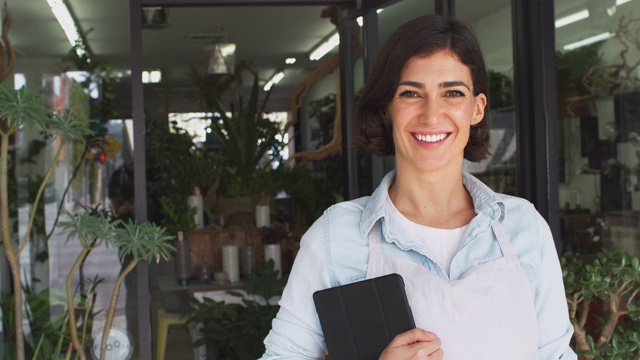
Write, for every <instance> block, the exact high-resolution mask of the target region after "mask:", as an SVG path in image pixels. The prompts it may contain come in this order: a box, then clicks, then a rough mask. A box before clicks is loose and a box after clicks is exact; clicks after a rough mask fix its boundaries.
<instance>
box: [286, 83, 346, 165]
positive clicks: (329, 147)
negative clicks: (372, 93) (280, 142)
mask: <svg viewBox="0 0 640 360" xmlns="http://www.w3.org/2000/svg"><path fill="white" fill-rule="evenodd" d="M339 99H340V81H338V86H337V89H336V114H335V116H334V120H333V137H332V138H331V141H329V142H328V143H327V144H326V145H324V146H322V147H320V148H319V149H317V150H313V151H300V152H297V153H295V154H293V155H291V156H290V157H289V158H288V159H287V161H285V163H284V165H285V167H287V166H289V165H290V164H291V163H292V162H293V160H295V159H300V161H298V162H297V165H300V166H302V165H305V164H306V163H308V162H309V161H320V160H324V159H326V158H328V157H330V156H335V155H338V154H342V116H341V112H342V102H341V101H340V100H339Z"/></svg>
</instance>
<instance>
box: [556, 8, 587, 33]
mask: <svg viewBox="0 0 640 360" xmlns="http://www.w3.org/2000/svg"><path fill="white" fill-rule="evenodd" d="M588 17H589V10H587V9H584V10H581V11H578V12H576V13H573V14H571V15H568V16H565V17H562V18H560V19H558V20H556V29H557V28H561V27H563V26H566V25H569V24H573V23H574V22H576V21H580V20H582V19H586V18H588Z"/></svg>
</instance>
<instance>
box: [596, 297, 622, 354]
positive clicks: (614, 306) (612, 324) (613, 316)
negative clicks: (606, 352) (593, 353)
mask: <svg viewBox="0 0 640 360" xmlns="http://www.w3.org/2000/svg"><path fill="white" fill-rule="evenodd" d="M608 295H609V317H608V318H607V321H606V322H605V324H604V326H603V327H602V331H601V332H600V337H599V338H598V343H597V347H600V346H601V345H603V344H606V343H608V342H609V341H610V340H611V337H612V336H613V332H614V331H615V329H616V326H618V320H619V319H620V315H621V314H620V311H619V309H618V302H619V301H620V298H619V297H618V296H617V295H616V294H608Z"/></svg>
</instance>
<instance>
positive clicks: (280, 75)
mask: <svg viewBox="0 0 640 360" xmlns="http://www.w3.org/2000/svg"><path fill="white" fill-rule="evenodd" d="M283 77H284V71H278V72H277V73H275V74H273V76H272V77H271V79H269V81H267V83H266V84H264V91H269V90H271V87H272V86H273V85H275V84H277V83H279V82H280V80H282V78H283Z"/></svg>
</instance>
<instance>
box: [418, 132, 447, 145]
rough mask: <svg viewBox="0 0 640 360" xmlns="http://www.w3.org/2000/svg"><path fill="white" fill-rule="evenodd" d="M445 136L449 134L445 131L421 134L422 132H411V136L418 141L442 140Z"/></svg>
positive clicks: (432, 141) (431, 141)
mask: <svg viewBox="0 0 640 360" xmlns="http://www.w3.org/2000/svg"><path fill="white" fill-rule="evenodd" d="M447 136H449V134H447V133H442V134H433V135H422V134H415V133H414V134H413V137H414V138H416V139H417V140H418V141H423V142H429V143H434V142H438V141H442V140H444V139H445V138H446V137H447Z"/></svg>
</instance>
